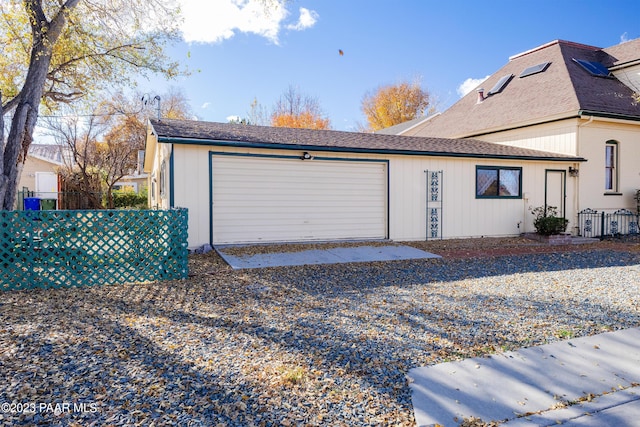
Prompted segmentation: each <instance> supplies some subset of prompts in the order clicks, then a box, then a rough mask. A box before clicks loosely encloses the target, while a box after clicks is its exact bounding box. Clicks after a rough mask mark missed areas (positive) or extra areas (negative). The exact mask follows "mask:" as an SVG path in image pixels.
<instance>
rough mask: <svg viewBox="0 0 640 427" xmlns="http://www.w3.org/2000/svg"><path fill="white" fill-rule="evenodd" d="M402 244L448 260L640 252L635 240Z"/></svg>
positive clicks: (483, 239)
mask: <svg viewBox="0 0 640 427" xmlns="http://www.w3.org/2000/svg"><path fill="white" fill-rule="evenodd" d="M405 244H406V245H408V246H412V247H414V248H418V249H422V250H424V251H427V252H432V253H435V254H438V255H440V256H442V257H443V258H449V259H453V258H483V257H493V256H503V255H524V254H534V253H554V252H580V251H591V250H613V251H625V252H628V251H636V252H637V251H640V241H638V239H634V238H630V239H627V238H620V239H609V240H601V241H597V242H594V243H582V244H571V245H549V244H545V243H541V242H537V241H534V240H531V239H527V238H525V237H481V238H474V239H448V240H431V241H426V242H405Z"/></svg>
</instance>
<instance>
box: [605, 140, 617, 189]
mask: <svg viewBox="0 0 640 427" xmlns="http://www.w3.org/2000/svg"><path fill="white" fill-rule="evenodd" d="M604 150H605V151H604V189H605V191H608V192H612V193H615V192H617V191H618V143H617V142H616V141H607V143H606V145H605V147H604Z"/></svg>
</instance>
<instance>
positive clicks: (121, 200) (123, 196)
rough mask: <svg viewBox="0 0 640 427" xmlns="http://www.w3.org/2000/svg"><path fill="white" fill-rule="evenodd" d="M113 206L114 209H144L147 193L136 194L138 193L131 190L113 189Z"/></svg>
mask: <svg viewBox="0 0 640 427" xmlns="http://www.w3.org/2000/svg"><path fill="white" fill-rule="evenodd" d="M113 206H114V208H116V209H122V208H138V209H144V208H146V207H147V195H146V193H144V192H143V193H140V194H138V193H134V192H133V191H114V192H113Z"/></svg>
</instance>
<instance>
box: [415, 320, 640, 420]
mask: <svg viewBox="0 0 640 427" xmlns="http://www.w3.org/2000/svg"><path fill="white" fill-rule="evenodd" d="M409 377H410V379H411V380H412V383H411V389H412V400H413V406H414V412H415V418H416V423H417V425H418V426H419V427H423V426H436V425H442V426H445V427H448V426H459V425H460V423H461V422H462V421H463V420H465V419H471V418H472V417H474V418H476V419H481V420H482V421H484V422H490V421H496V422H498V424H499V425H501V426H503V425H504V426H509V427H513V426H555V425H559V424H560V425H563V426H640V328H633V329H626V330H621V331H616V332H609V333H604V334H600V335H595V336H591V337H585V338H576V339H571V340H568V341H562V342H557V343H553V344H547V345H542V346H539V347H531V348H525V349H521V350H518V351H513V352H506V353H500V354H496V355H493V356H491V357H484V358H474V359H467V360H463V361H460V362H450V363H442V364H439V365H434V366H428V367H420V368H414V369H412V370H410V371H409ZM478 425H482V424H478Z"/></svg>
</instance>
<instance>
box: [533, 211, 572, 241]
mask: <svg viewBox="0 0 640 427" xmlns="http://www.w3.org/2000/svg"><path fill="white" fill-rule="evenodd" d="M531 213H532V214H533V215H534V216H535V219H534V220H533V226H534V227H535V228H536V233H538V234H541V235H543V236H550V235H552V234H561V233H564V232H565V231H566V230H567V225H568V224H569V220H568V219H566V218H562V217H559V216H557V215H558V209H557V208H556V207H555V206H547V207H546V209H545V207H544V206H538V207H537V208H534V209H531Z"/></svg>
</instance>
